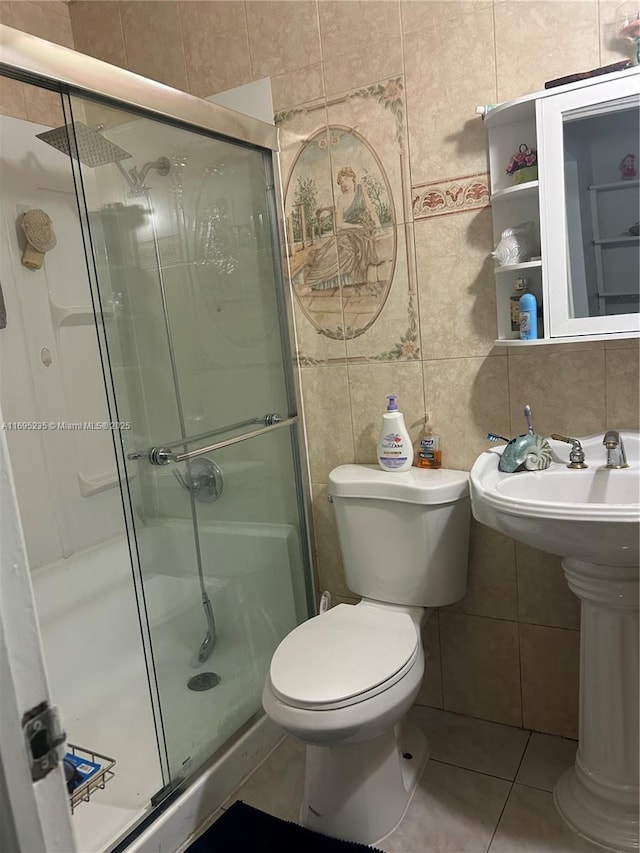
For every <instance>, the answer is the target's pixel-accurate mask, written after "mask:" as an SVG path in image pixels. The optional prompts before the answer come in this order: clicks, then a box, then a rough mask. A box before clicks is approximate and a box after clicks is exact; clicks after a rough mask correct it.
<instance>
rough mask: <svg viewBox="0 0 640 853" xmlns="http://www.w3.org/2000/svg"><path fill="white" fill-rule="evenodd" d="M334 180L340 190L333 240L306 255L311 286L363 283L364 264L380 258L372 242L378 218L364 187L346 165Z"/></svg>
mask: <svg viewBox="0 0 640 853" xmlns="http://www.w3.org/2000/svg"><path fill="white" fill-rule="evenodd" d="M336 183H337V184H338V186H339V187H340V190H341V193H340V195H339V196H338V198H337V199H336V217H335V226H336V241H335V244H334V243H333V241H331V242H330V243H327V244H325V246H324V247H323V248H322V249H320V250H319V251H318V252H317V253H316V254H314V255H312V257H311V258H310V261H311V263H310V268H309V269H308V271H307V274H306V276H305V283H306V284H307V285H309V286H311V289H312V290H328V289H333V288H336V287H338V286H339V285H341V284H342V285H351V284H355V285H360V284H366V283H367V270H368V268H369V267H370V266H375V265H377V264H379V263H380V262H381V261H380V260H379V259H378V253H377V251H376V243H375V235H376V229H378V228H380V227H381V226H380V219H379V217H378V214H377V212H376V209H375V207H374V206H373V203H372V201H371V199H370V198H369V195H368V193H367V190H366V188H365V187H364V186H363V184H361V183H357V180H356V173H355V172H354V171H353V169H352V168H351V167H350V166H345V167H344V168H342V169H340V171H339V172H338V177H337V180H336ZM334 245H335V248H334ZM336 249H337V251H336Z"/></svg>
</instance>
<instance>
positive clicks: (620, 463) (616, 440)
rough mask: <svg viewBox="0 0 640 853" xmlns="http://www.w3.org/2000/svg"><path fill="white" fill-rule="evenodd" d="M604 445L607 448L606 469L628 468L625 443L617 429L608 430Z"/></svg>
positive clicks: (603, 441) (603, 440)
mask: <svg viewBox="0 0 640 853" xmlns="http://www.w3.org/2000/svg"><path fill="white" fill-rule="evenodd" d="M602 443H603V444H604V446H605V447H606V448H607V464H606V465H605V468H628V467H629V463H628V462H627V453H626V451H625V449H624V441H623V440H622V436H621V435H620V433H619V432H618V430H617V429H608V430H607V431H606V432H605V434H604V438H603V439H602Z"/></svg>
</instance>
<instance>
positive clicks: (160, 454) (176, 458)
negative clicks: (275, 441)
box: [127, 414, 298, 465]
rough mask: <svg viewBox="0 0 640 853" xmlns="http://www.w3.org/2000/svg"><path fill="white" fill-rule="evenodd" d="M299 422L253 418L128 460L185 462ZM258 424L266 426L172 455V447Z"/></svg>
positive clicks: (273, 417) (138, 453) (272, 417)
mask: <svg viewBox="0 0 640 853" xmlns="http://www.w3.org/2000/svg"><path fill="white" fill-rule="evenodd" d="M297 422H298V416H297V415H293V416H292V417H288V418H282V417H281V416H280V415H276V414H268V415H264V417H261V418H252V419H250V420H248V421H240V423H237V424H232V425H231V426H227V427H223V428H221V429H217V430H212V431H211V432H208V433H202V434H201V435H198V436H195V437H194V438H191V439H186V438H183V439H179V440H177V441H174V442H172V443H171V444H168V445H165V446H164V447H152V448H151V449H150V450H144V451H142V452H141V451H136V452H134V453H129V454H128V456H127V458H128V459H140V458H141V457H143V456H146V457H147V459H148V460H149V462H151V464H152V465H168V464H169V463H170V462H185V461H186V460H188V459H195V458H196V457H198V456H203V455H204V454H205V453H211V452H212V451H214V450H221V449H222V448H223V447H230V446H231V445H232V444H238V443H239V442H241V441H246V440H247V439H249V438H255V437H257V436H259V435H265V434H266V433H268V432H272V431H273V430H276V429H281V428H282V427H289V426H293V424H295V423H297ZM256 423H260V424H264V426H263V427H262V428H261V429H256V430H252V431H251V432H245V433H243V434H242V435H236V436H234V437H233V438H227V439H225V440H224V441H218V442H216V443H215V444H209V445H207V447H200V448H198V449H197V450H191V451H189V452H187V453H172V451H171V448H172V447H178V446H179V445H184V444H187V443H191V442H193V441H198V440H202V439H204V438H207V437H208V436H212V435H217V434H220V433H222V432H228V431H229V430H231V429H238V428H239V427H242V426H248V425H249V424H256Z"/></svg>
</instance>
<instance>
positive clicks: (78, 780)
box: [63, 752, 101, 793]
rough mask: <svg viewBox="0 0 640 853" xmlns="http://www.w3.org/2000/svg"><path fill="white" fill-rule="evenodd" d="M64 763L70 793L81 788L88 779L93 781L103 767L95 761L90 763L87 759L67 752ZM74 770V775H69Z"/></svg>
mask: <svg viewBox="0 0 640 853" xmlns="http://www.w3.org/2000/svg"><path fill="white" fill-rule="evenodd" d="M63 763H64V766H65V778H66V779H67V786H68V791H69V793H71V792H72V791H74V790H75V789H76V788H78V787H80V785H84V783H85V782H86V781H87V779H91V777H92V776H95V774H96V773H97V772H98V770H100V767H101V765H100V764H96V762H95V761H88V760H87V759H86V758H82V756H80V755H73V753H71V752H67V754H66V755H65V757H64V759H63ZM72 768H73V772H72V775H69V773H68V772H67V771H68V770H71V769H72Z"/></svg>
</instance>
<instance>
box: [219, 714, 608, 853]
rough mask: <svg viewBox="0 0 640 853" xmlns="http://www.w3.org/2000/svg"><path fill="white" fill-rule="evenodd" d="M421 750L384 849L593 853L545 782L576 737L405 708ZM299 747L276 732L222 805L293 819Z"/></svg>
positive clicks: (397, 852) (597, 850)
mask: <svg viewBox="0 0 640 853" xmlns="http://www.w3.org/2000/svg"><path fill="white" fill-rule="evenodd" d="M409 719H410V720H411V721H412V722H414V723H415V724H417V725H419V726H421V727H422V728H423V729H424V730H425V732H426V734H427V738H428V741H429V748H430V757H429V761H428V763H427V765H426V767H425V770H424V772H423V774H422V778H421V780H420V782H419V783H418V787H417V789H416V792H415V794H414V796H413V800H412V802H411V804H410V806H409V809H408V811H407V814H406V815H405V817H404V820H403V821H402V823H401V824H400V826H399V827H398V828H397V829H396V830H395V832H393V833H392V834H391V835H390V836H389V837H388V838H387V839H385V841H383V842H381V843H380V844H379V845H378V847H380V848H381V849H382V850H384V851H387V853H603V849H602V848H601V847H598V846H596V845H594V844H591V843H590V842H588V841H585V840H584V839H583V838H580V837H579V836H578V835H576V834H575V833H574V832H572V831H571V830H570V829H569V828H568V827H567V826H566V825H565V824H564V822H563V820H562V818H561V817H560V816H559V815H558V813H557V811H556V809H555V806H554V804H553V796H552V793H551V792H552V790H553V786H554V784H555V782H556V780H557V779H558V777H559V776H560V774H561V773H562V771H563V770H564V769H565V768H566V767H569V766H570V765H571V764H572V763H573V759H574V756H575V751H576V746H577V743H576V741H573V740H567V739H565V738H561V737H552V736H550V735H543V734H537V733H535V732H528V731H523V730H522V729H516V728H512V727H510V726H504V725H500V724H498V723H490V722H486V721H484V720H476V719H472V718H470V717H463V716H460V715H458V714H452V713H449V712H447V711H439V710H437V709H435V708H426V707H421V706H417V705H416V706H414V708H413V709H412V710H411V711H410V712H409ZM303 773H304V746H303V745H302V744H301V743H298V742H297V741H295V740H293V739H292V738H285V739H284V740H283V741H282V742H281V743H280V744H279V745H278V746H277V747H276V749H275V750H274V751H273V752H272V753H271V754H270V755H269V756H268V758H267V759H266V760H265V761H264V762H263V764H261V765H260V767H258V768H257V769H256V770H255V771H254V773H253V774H252V775H251V776H250V777H249V778H248V779H247V780H246V781H245V782H244V784H243V785H242V786H241V787H240V788H239V789H238V790H237V791H235V792H234V793H233V794H232V796H231V797H229V799H228V800H227V802H226V803H225V804H224V806H223V809H224V807H228V806H230V805H231V803H233V802H235V800H244V802H245V803H248V804H250V805H252V806H255V807H256V808H259V809H262V810H263V811H266V812H269V813H270V814H273V815H276V816H278V817H281V818H284V819H285V820H292V821H297V820H298V810H299V807H300V802H301V796H302V786H303Z"/></svg>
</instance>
